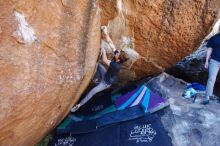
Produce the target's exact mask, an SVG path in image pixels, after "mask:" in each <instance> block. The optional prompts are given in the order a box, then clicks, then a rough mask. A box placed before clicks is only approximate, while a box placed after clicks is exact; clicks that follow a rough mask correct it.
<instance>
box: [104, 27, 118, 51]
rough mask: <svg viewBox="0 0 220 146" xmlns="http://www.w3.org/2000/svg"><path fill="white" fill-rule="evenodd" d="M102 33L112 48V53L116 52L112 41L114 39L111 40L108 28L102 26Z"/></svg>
mask: <svg viewBox="0 0 220 146" xmlns="http://www.w3.org/2000/svg"><path fill="white" fill-rule="evenodd" d="M101 29H102V33H103V36H104V39H105V40H106V41H107V42H108V44H109V46H110V47H111V49H112V51H113V52H115V51H116V47H115V45H114V43H113V41H112V39H111V38H110V36H109V34H108V29H107V27H106V26H102V27H101Z"/></svg>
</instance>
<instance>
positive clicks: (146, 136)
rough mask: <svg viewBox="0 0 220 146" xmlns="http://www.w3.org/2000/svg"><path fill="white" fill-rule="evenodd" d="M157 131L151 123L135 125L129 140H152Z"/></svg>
mask: <svg viewBox="0 0 220 146" xmlns="http://www.w3.org/2000/svg"><path fill="white" fill-rule="evenodd" d="M156 135H157V132H156V131H155V130H154V129H153V128H152V127H151V124H143V125H137V126H134V129H133V130H131V132H130V137H129V139H128V140H135V141H136V143H139V142H152V140H153V139H154V137H155V136H156Z"/></svg>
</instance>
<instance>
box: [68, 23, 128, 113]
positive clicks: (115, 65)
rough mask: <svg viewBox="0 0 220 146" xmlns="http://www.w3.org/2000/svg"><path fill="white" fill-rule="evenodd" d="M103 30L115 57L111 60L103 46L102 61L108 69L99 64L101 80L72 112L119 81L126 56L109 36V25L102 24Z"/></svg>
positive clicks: (98, 69)
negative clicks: (118, 77)
mask: <svg viewBox="0 0 220 146" xmlns="http://www.w3.org/2000/svg"><path fill="white" fill-rule="evenodd" d="M101 30H102V34H103V38H104V39H105V41H106V42H107V43H108V44H109V46H110V47H111V49H112V51H113V52H114V56H113V59H112V60H109V59H108V58H107V56H106V51H105V49H103V48H102V49H101V54H102V62H103V63H104V64H106V65H107V66H108V70H106V69H105V67H104V66H103V65H102V64H101V63H99V64H98V67H97V71H98V72H99V74H100V75H101V78H102V80H101V82H100V83H99V84H98V85H97V86H96V87H94V88H93V89H92V90H91V91H90V92H89V93H88V94H87V95H86V96H85V98H84V99H82V100H81V102H80V103H79V104H77V105H75V106H74V107H73V108H72V109H71V112H75V111H76V110H78V109H79V108H80V107H81V106H82V105H84V104H85V103H86V102H87V101H89V100H90V99H91V98H92V97H93V95H95V94H96V93H98V92H100V91H103V90H105V89H107V88H109V87H110V86H111V85H112V84H113V83H115V82H117V75H118V73H119V71H120V69H121V64H122V63H123V62H124V61H125V58H124V56H123V55H122V54H121V51H120V50H117V49H116V47H115V45H114V44H113V42H112V40H111V38H110V37H109V34H108V30H107V27H106V26H102V27H101Z"/></svg>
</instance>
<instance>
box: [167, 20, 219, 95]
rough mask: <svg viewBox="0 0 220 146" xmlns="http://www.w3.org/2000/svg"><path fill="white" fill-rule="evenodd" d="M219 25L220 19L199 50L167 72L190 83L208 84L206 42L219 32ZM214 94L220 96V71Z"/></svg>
mask: <svg viewBox="0 0 220 146" xmlns="http://www.w3.org/2000/svg"><path fill="white" fill-rule="evenodd" d="M219 26H220V19H219V20H218V21H217V22H216V23H215V25H214V27H213V29H212V31H211V33H210V34H209V35H208V36H207V37H206V38H205V40H204V41H203V43H202V44H201V46H200V47H199V48H198V50H196V51H195V52H194V53H192V54H190V55H189V56H187V57H185V58H184V59H183V60H181V61H180V62H178V63H177V64H175V65H174V66H172V67H171V68H169V69H168V70H167V71H166V72H167V73H169V74H171V75H173V76H175V77H177V78H181V79H183V80H185V81H187V82H190V83H192V82H199V83H201V84H204V85H206V84H207V80H208V69H205V68H204V64H205V59H206V52H207V48H206V43H207V41H208V39H209V38H210V37H212V36H213V35H214V34H216V33H219V31H218V28H219ZM214 94H215V95H217V96H218V97H220V72H219V73H218V76H217V78H216V82H215V88H214Z"/></svg>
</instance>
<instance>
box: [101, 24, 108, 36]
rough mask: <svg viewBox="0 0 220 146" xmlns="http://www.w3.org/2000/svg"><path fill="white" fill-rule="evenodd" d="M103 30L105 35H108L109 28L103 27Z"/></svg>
mask: <svg viewBox="0 0 220 146" xmlns="http://www.w3.org/2000/svg"><path fill="white" fill-rule="evenodd" d="M101 30H102V32H103V33H104V34H108V29H107V26H101Z"/></svg>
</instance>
